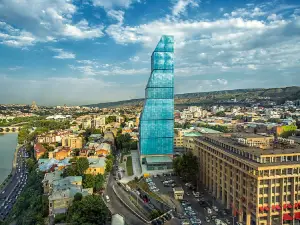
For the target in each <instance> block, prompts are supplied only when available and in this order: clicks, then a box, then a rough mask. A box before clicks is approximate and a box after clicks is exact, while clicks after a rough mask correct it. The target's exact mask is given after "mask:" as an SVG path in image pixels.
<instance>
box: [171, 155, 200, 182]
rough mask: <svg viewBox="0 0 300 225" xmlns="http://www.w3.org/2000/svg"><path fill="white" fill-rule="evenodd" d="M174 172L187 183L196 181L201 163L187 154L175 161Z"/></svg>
mask: <svg viewBox="0 0 300 225" xmlns="http://www.w3.org/2000/svg"><path fill="white" fill-rule="evenodd" d="M173 167H174V171H175V172H176V173H177V174H178V175H180V176H182V177H183V179H184V180H185V181H196V176H195V175H196V174H198V173H199V162H198V159H197V157H196V156H194V155H193V154H192V153H191V152H187V153H186V154H183V155H182V156H178V157H176V158H175V159H174V160H173Z"/></svg>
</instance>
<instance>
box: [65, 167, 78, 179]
mask: <svg viewBox="0 0 300 225" xmlns="http://www.w3.org/2000/svg"><path fill="white" fill-rule="evenodd" d="M77 175H78V173H77V170H76V167H75V166H74V165H71V166H68V167H66V168H65V169H64V171H63V173H62V177H69V176H77Z"/></svg>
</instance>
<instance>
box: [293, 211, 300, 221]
mask: <svg viewBox="0 0 300 225" xmlns="http://www.w3.org/2000/svg"><path fill="white" fill-rule="evenodd" d="M294 218H295V219H296V220H300V212H296V213H295V215H294Z"/></svg>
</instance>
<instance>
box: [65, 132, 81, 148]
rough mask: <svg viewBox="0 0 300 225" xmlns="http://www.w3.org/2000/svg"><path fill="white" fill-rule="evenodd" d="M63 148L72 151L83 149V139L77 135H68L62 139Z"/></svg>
mask: <svg viewBox="0 0 300 225" xmlns="http://www.w3.org/2000/svg"><path fill="white" fill-rule="evenodd" d="M61 143H62V146H63V147H65V146H67V147H70V148H71V149H74V148H82V145H83V141H82V137H80V136H77V135H68V136H65V137H63V138H62V142H61Z"/></svg>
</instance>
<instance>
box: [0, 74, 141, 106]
mask: <svg viewBox="0 0 300 225" xmlns="http://www.w3.org/2000/svg"><path fill="white" fill-rule="evenodd" d="M55 73H57V72H55ZM7 87H10V88H7ZM120 87H121V85H120V84H118V83H114V82H105V81H103V80H101V79H96V78H94V77H85V78H76V77H52V78H46V79H38V80H26V79H12V78H9V77H6V76H3V75H2V76H1V75H0V102H3V103H4V104H5V103H27V104H31V102H32V101H33V100H34V101H36V102H37V104H43V105H63V104H67V105H83V104H89V103H98V102H108V101H114V100H125V99H126V98H127V96H132V97H137V96H136V91H137V90H136V88H131V87H130V85H128V87H126V88H124V87H122V88H120ZM140 89H141V91H142V90H143V89H142V88H140ZM111 90H114V91H111ZM20 93H22V95H20ZM50 95H51V97H49V96H50ZM62 96H64V97H63V98H62Z"/></svg>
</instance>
